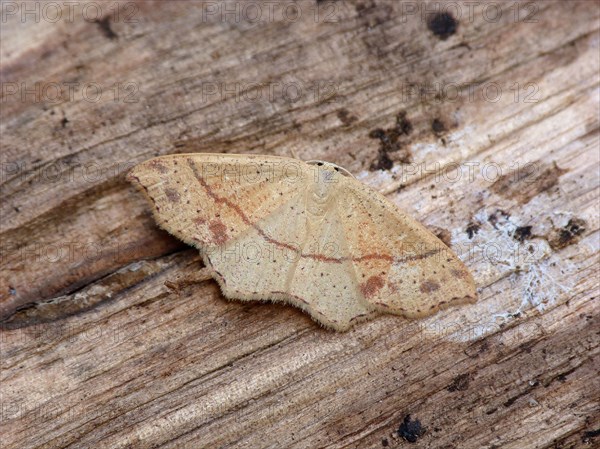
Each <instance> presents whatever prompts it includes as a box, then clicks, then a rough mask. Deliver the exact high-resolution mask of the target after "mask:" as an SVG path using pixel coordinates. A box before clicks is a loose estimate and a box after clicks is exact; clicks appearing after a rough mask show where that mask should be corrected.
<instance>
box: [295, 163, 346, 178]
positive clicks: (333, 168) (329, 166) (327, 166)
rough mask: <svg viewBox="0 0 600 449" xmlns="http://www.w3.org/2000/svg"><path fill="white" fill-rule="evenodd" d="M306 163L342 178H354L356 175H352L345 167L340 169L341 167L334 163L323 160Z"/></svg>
mask: <svg viewBox="0 0 600 449" xmlns="http://www.w3.org/2000/svg"><path fill="white" fill-rule="evenodd" d="M306 163H307V164H309V165H314V166H315V167H318V168H319V170H324V171H328V172H336V173H339V174H340V175H342V176H349V177H351V178H354V175H353V174H352V173H350V172H349V171H348V170H346V169H345V168H344V167H340V166H339V165H337V164H334V163H333V162H327V161H321V160H310V161H306Z"/></svg>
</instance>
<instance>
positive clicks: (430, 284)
mask: <svg viewBox="0 0 600 449" xmlns="http://www.w3.org/2000/svg"><path fill="white" fill-rule="evenodd" d="M439 289H440V284H438V283H437V282H436V281H434V280H433V279H428V280H426V281H423V282H421V286H420V287H419V290H421V293H433V292H435V291H436V290H439Z"/></svg>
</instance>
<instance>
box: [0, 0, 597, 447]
mask: <svg viewBox="0 0 600 449" xmlns="http://www.w3.org/2000/svg"><path fill="white" fill-rule="evenodd" d="M254 4H255V5H256V4H257V3H254ZM36 5H37V6H36ZM47 5H48V3H21V2H3V4H2V24H1V27H2V28H1V33H2V36H1V38H2V43H1V46H0V51H1V58H2V63H1V69H0V81H1V83H2V97H1V119H2V123H1V128H0V129H1V133H2V140H1V155H0V158H1V163H2V179H1V186H0V189H1V191H0V193H1V198H2V201H1V205H0V213H1V217H2V222H1V228H0V233H1V234H0V235H1V239H2V240H1V242H2V258H1V261H0V264H1V267H2V271H1V274H0V319H1V320H2V330H1V334H0V336H1V341H0V344H1V364H2V365H1V375H0V381H1V388H2V390H1V391H2V397H1V406H2V407H1V411H2V415H1V422H0V433H1V435H2V437H1V438H2V441H1V445H2V447H3V448H4V447H6V448H23V447H28V448H34V447H35V448H56V447H69V448H90V447H93V448H101V447H111V448H113V447H123V448H129V447H140V448H147V447H158V446H161V447H211V448H214V447H248V448H255V447H273V448H275V447H277V448H281V447H297V448H303V447H355V448H366V447H373V448H378V447H406V446H411V447H423V448H444V449H451V448H455V449H459V448H460V449H463V448H465V449H466V448H500V447H502V448H540V449H541V448H564V449H566V448H579V447H582V448H583V447H594V446H595V445H598V444H599V441H600V436H599V432H600V409H599V403H598V398H599V397H600V381H599V378H600V377H599V376H598V374H599V366H600V361H599V352H600V351H599V340H600V336H599V332H598V329H599V326H600V323H599V317H598V311H599V306H598V288H599V287H598V248H599V233H598V221H599V220H598V216H599V208H598V196H599V195H598V193H599V188H598V183H599V179H598V170H599V161H598V148H599V132H598V130H599V122H598V115H599V106H598V104H599V103H600V102H599V100H600V98H599V95H598V92H599V90H598V87H599V76H598V73H599V70H600V62H599V54H600V52H599V48H598V47H599V45H600V34H599V6H598V3H597V2H594V1H572V2H553V1H548V2H531V3H513V2H507V3H493V4H487V3H483V2H482V3H480V4H476V5H474V4H473V3H471V6H469V5H467V4H463V3H448V4H446V3H443V2H429V3H420V2H400V1H370V0H357V1H334V2H328V1H319V2H316V3H315V2H313V1H305V2H302V1H301V2H294V3H292V2H280V3H277V2H275V3H274V4H271V5H272V6H271V7H270V6H269V5H268V4H264V3H263V4H259V5H262V8H261V10H260V14H261V16H260V17H258V18H257V14H259V10H258V9H256V8H255V7H247V6H244V4H242V3H238V2H226V3H218V2H137V3H133V2H129V3H108V2H106V3H95V4H94V5H95V9H94V8H92V7H88V8H86V5H87V4H85V3H80V4H78V5H76V6H74V7H73V9H72V10H70V9H69V7H67V6H65V5H63V6H62V11H61V12H62V17H61V18H60V19H59V20H55V19H56V13H55V9H56V7H54V6H52V8H54V10H52V9H51V8H50V7H47ZM58 5H61V3H58ZM290 5H291V6H290ZM36 8H38V9H36ZM270 8H272V9H270ZM436 8H438V10H439V13H438V14H436V13H432V11H436ZM25 9H26V10H27V11H30V12H29V14H25V12H24V10H25ZM31 11H33V12H31ZM298 11H300V13H301V16H300V17H299V18H296V16H297V15H298ZM444 11H447V13H444ZM70 13H72V14H70ZM500 13H501V16H499V14H500ZM36 14H37V17H38V18H39V20H36ZM196 151H202V152H230V153H246V152H247V153H257V154H261V153H262V154H279V155H285V156H291V155H292V154H294V155H296V156H297V157H299V158H301V159H304V160H309V159H322V160H329V161H331V162H334V163H336V164H339V165H341V166H344V167H346V168H347V169H349V170H350V171H352V172H353V173H355V174H356V175H357V177H358V178H359V179H361V180H362V181H363V182H365V183H367V184H370V185H371V186H373V187H375V188H377V189H380V190H381V191H382V192H385V193H386V195H387V196H388V198H389V199H390V200H391V201H393V202H395V203H396V204H398V205H399V206H400V207H402V208H404V209H405V210H406V211H408V212H410V213H411V214H413V215H414V216H415V217H416V218H418V219H419V220H421V221H422V222H423V223H424V224H425V225H426V226H428V227H429V228H430V229H432V230H434V232H435V233H436V234H437V235H439V236H440V238H442V239H443V240H444V241H446V242H447V243H449V244H450V245H451V246H452V248H453V249H454V250H455V251H456V253H457V254H459V255H460V257H461V258H462V259H463V260H464V261H465V263H466V264H467V265H468V267H469V268H470V270H471V271H472V273H473V275H474V276H475V280H476V282H477V285H478V287H479V301H478V302H477V304H475V305H467V306H464V307H460V308H455V309H451V310H449V311H445V312H443V313H440V314H438V315H436V316H434V317H432V318H429V319H426V320H420V321H407V320H403V319H401V318H398V317H393V316H385V317H381V318H378V319H377V320H375V321H373V322H369V323H364V324H361V325H359V326H357V327H356V328H355V329H354V330H352V331H351V332H349V333H346V334H337V333H333V332H331V331H327V330H324V329H321V328H319V327H318V325H316V324H315V323H314V322H313V321H311V320H310V319H309V318H308V317H307V316H306V315H304V314H302V313H301V312H300V311H298V310H296V309H293V308H291V307H284V306H280V305H274V304H251V305H250V304H241V303H238V302H234V301H227V300H225V299H223V297H222V296H221V295H220V293H219V289H218V286H217V284H216V283H215V282H214V281H212V280H209V279H208V277H207V276H205V273H204V272H202V271H200V270H201V269H202V264H201V262H200V258H199V256H198V254H197V253H196V252H195V251H194V250H192V249H189V248H188V247H186V246H185V245H183V244H181V243H180V242H178V241H176V240H175V239H173V238H172V237H170V236H169V235H167V234H165V233H164V232H162V231H160V230H158V229H157V227H156V225H155V223H154V221H153V219H152V217H151V215H150V210H149V207H148V205H147V203H146V202H145V200H144V199H143V198H142V196H141V195H140V194H139V193H138V192H136V191H135V189H134V188H133V187H132V186H130V185H129V184H127V183H126V182H125V180H124V174H125V172H126V171H127V169H128V168H130V167H131V166H132V165H133V164H135V163H138V162H140V161H143V160H145V159H147V158H149V157H152V156H155V155H160V154H170V153H177V152H196ZM198 273H199V274H200V275H198ZM194 275H196V276H197V277H198V279H197V281H198V282H196V283H193V284H185V283H182V284H181V288H179V289H178V290H173V289H172V288H168V287H166V286H165V282H167V283H171V284H169V285H172V284H173V282H176V281H177V280H178V279H184V278H186V277H189V276H194Z"/></svg>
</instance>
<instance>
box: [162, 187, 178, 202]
mask: <svg viewBox="0 0 600 449" xmlns="http://www.w3.org/2000/svg"><path fill="white" fill-rule="evenodd" d="M165 195H166V197H167V198H168V200H169V201H170V202H172V203H178V202H179V199H180V198H179V193H177V190H175V189H172V188H171V187H167V188H165Z"/></svg>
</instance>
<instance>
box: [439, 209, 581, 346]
mask: <svg viewBox="0 0 600 449" xmlns="http://www.w3.org/2000/svg"><path fill="white" fill-rule="evenodd" d="M533 231H534V229H532V228H529V229H528V228H527V223H521V222H520V220H519V218H517V217H514V216H509V215H508V214H506V213H505V212H503V211H499V210H498V211H495V212H491V211H488V210H482V211H480V212H479V213H478V214H476V215H475V216H474V217H473V222H472V227H471V230H470V232H466V231H465V230H463V229H460V230H454V232H453V234H452V247H453V248H454V249H455V251H456V252H457V254H459V255H460V256H461V258H462V259H463V261H464V262H465V263H466V264H467V266H468V267H469V269H470V270H471V272H472V274H473V276H474V278H475V282H476V284H477V285H478V286H480V289H479V296H480V298H479V304H478V305H476V306H474V307H471V308H469V309H467V310H465V311H464V313H463V314H462V319H461V324H460V325H459V326H457V329H456V331H455V332H452V333H447V336H448V337H449V338H451V339H453V340H459V341H469V340H473V339H477V338H480V337H482V336H484V335H486V334H489V333H491V332H495V331H497V330H498V328H499V326H500V325H502V324H504V323H506V322H508V321H510V320H514V319H518V317H520V316H521V315H522V314H525V313H530V312H539V313H541V312H544V311H545V310H547V309H548V308H549V307H552V306H554V305H556V304H557V301H558V300H559V298H560V297H565V296H567V295H568V292H569V290H570V289H571V288H572V287H573V282H574V281H573V280H572V278H571V277H570V276H569V274H571V273H573V272H574V270H575V265H574V264H573V263H572V262H570V261H569V260H565V259H564V258H563V257H560V256H559V255H557V253H555V252H554V251H553V250H552V248H551V247H550V245H549V243H548V241H547V240H546V238H545V235H536V234H535V233H533Z"/></svg>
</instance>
